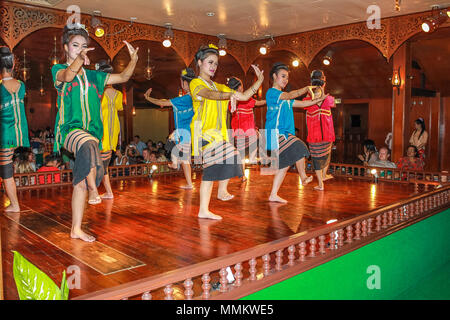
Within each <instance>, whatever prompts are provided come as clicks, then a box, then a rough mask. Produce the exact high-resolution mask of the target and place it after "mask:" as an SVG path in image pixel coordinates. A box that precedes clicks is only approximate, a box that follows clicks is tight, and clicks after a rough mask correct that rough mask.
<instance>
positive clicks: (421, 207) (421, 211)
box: [419, 199, 424, 214]
mask: <svg viewBox="0 0 450 320" xmlns="http://www.w3.org/2000/svg"><path fill="white" fill-rule="evenodd" d="M419 202H420V214H422V213H423V210H424V209H423V199H420V201H419Z"/></svg>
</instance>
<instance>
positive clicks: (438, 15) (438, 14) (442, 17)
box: [422, 6, 449, 33]
mask: <svg viewBox="0 0 450 320" xmlns="http://www.w3.org/2000/svg"><path fill="white" fill-rule="evenodd" d="M448 18H449V10H441V11H440V10H439V6H433V7H432V9H431V17H428V18H426V19H425V21H424V22H423V23H422V30H423V32H430V33H431V32H433V31H436V29H437V28H438V27H439V26H440V25H441V24H443V23H444V22H445V21H447V19H448Z"/></svg>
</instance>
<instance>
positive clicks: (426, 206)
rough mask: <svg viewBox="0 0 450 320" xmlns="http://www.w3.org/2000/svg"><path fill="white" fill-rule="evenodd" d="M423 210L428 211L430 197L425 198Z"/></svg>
mask: <svg viewBox="0 0 450 320" xmlns="http://www.w3.org/2000/svg"><path fill="white" fill-rule="evenodd" d="M423 202H424V204H423V210H424V212H425V213H426V212H428V197H427V198H425V199H424V201H423Z"/></svg>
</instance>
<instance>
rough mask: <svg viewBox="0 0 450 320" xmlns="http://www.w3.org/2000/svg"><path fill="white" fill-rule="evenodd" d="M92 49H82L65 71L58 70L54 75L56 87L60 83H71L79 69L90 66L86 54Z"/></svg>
mask: <svg viewBox="0 0 450 320" xmlns="http://www.w3.org/2000/svg"><path fill="white" fill-rule="evenodd" d="M94 49H95V48H84V49H83V50H81V51H80V53H79V54H78V56H77V57H76V58H75V60H73V61H72V63H71V64H70V65H69V66H68V67H67V68H66V69H61V70H59V71H58V73H57V74H56V85H57V86H58V85H60V84H61V83H62V82H72V81H73V79H74V78H75V77H76V75H77V74H78V72H79V71H80V69H81V67H82V66H83V65H89V64H90V61H89V58H88V56H87V53H88V52H89V51H92V50H94Z"/></svg>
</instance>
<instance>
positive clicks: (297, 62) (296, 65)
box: [292, 59, 300, 68]
mask: <svg viewBox="0 0 450 320" xmlns="http://www.w3.org/2000/svg"><path fill="white" fill-rule="evenodd" d="M299 65H300V61H299V60H298V59H295V60H292V66H293V67H294V68H297V67H298V66H299Z"/></svg>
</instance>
